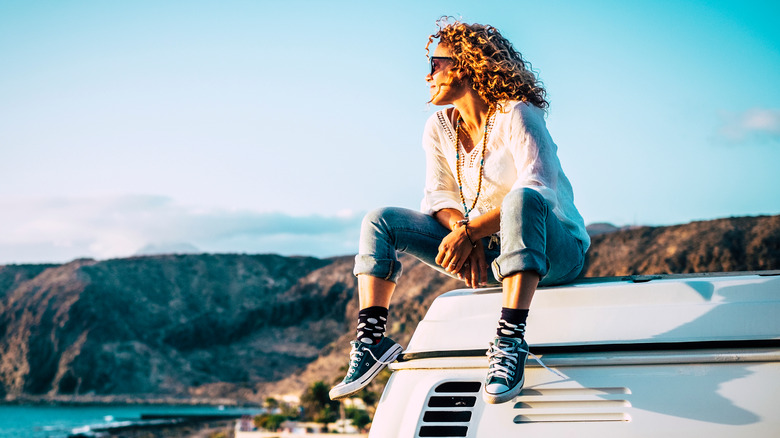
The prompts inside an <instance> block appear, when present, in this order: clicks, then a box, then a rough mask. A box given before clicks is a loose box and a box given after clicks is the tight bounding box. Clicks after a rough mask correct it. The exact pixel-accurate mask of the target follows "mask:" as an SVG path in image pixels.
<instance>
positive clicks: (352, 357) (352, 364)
mask: <svg viewBox="0 0 780 438" xmlns="http://www.w3.org/2000/svg"><path fill="white" fill-rule="evenodd" d="M362 350H363V351H365V350H367V348H362ZM363 351H361V349H360V348H357V346H356V345H354V344H353V345H352V350H351V351H350V352H349V372H348V373H347V376H351V375H352V373H354V372H355V371H356V370H357V368H358V363H360V357H361V356H363ZM368 351H369V352H370V351H371V350H368ZM372 356H373V353H372Z"/></svg>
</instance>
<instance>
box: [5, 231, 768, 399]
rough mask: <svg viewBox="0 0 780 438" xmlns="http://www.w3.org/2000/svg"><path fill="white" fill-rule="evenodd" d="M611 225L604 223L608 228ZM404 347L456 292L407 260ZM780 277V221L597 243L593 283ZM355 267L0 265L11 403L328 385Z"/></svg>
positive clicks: (342, 350)
mask: <svg viewBox="0 0 780 438" xmlns="http://www.w3.org/2000/svg"><path fill="white" fill-rule="evenodd" d="M602 228H603V227H602ZM402 262H403V264H404V272H405V275H404V276H403V278H402V279H401V281H400V282H399V285H398V290H397V293H396V296H395V297H394V302H393V310H392V311H393V318H392V320H391V325H390V327H389V331H390V333H391V334H392V336H393V337H394V338H396V339H398V340H399V341H401V342H402V343H405V342H406V341H408V338H409V337H410V335H411V332H412V331H413V330H414V327H415V326H416V324H417V321H419V320H420V318H421V317H422V315H423V314H424V312H425V310H426V309H427V307H428V305H429V304H430V302H431V301H432V300H433V299H434V298H435V297H436V296H438V295H439V294H441V293H443V292H446V291H447V290H451V289H454V288H457V287H460V285H461V284H460V283H459V282H457V281H456V280H453V279H450V278H448V277H446V276H443V275H441V274H438V273H437V272H436V271H433V270H432V269H430V268H428V267H427V266H424V265H422V264H420V263H419V262H417V261H416V260H414V259H412V258H410V257H403V258H402ZM762 269H780V216H771V217H748V218H730V219H721V220H715V221H707V222H694V223H691V224H687V225H679V226H673V227H638V228H632V229H626V230H619V231H614V232H605V233H602V234H599V235H597V236H594V238H593V245H592V248H591V250H590V252H589V260H588V264H587V266H586V272H585V273H584V275H585V276H589V277H594V276H611V275H627V274H658V273H685V272H705V271H736V270H762ZM351 270H352V257H342V258H334V259H327V260H320V259H315V258H307V257H281V256H275V255H177V256H173V255H169V256H149V257H134V258H129V259H118V260H107V261H94V260H76V261H74V262H71V263H68V264H64V265H14V266H0V396H3V397H4V398H5V399H6V400H18V399H22V400H30V399H57V400H85V401H88V400H96V399H99V400H125V401H126V400H149V399H155V400H159V399H161V398H165V397H167V398H168V400H170V399H190V400H192V399H202V400H215V399H217V398H219V399H220V401H221V402H224V400H225V399H227V400H246V401H261V400H263V399H264V397H265V396H266V395H269V394H283V393H289V392H292V393H299V392H300V391H302V389H303V388H304V387H305V386H306V385H307V384H308V383H309V382H312V381H314V380H326V381H332V380H333V379H335V378H337V377H338V375H339V374H340V373H341V371H340V370H339V369H340V368H342V367H343V366H344V365H345V364H346V362H345V358H346V354H347V348H348V340H349V339H350V337H351V333H352V325H353V321H354V320H355V318H356V315H357V293H356V281H355V278H354V277H353V276H352V275H351Z"/></svg>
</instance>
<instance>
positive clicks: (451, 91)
mask: <svg viewBox="0 0 780 438" xmlns="http://www.w3.org/2000/svg"><path fill="white" fill-rule="evenodd" d="M450 56H451V52H450V49H449V48H448V47H447V46H443V45H441V44H439V45H438V46H436V50H434V51H433V55H431V72H430V73H428V75H426V76H425V80H426V81H427V82H428V85H429V86H430V93H431V103H432V104H434V105H448V104H451V103H452V102H453V100H454V99H455V98H456V97H457V96H459V95H460V94H461V91H462V90H460V88H461V87H462V81H459V80H457V78H456V75H455V73H454V72H453V71H452V59H451V58H450Z"/></svg>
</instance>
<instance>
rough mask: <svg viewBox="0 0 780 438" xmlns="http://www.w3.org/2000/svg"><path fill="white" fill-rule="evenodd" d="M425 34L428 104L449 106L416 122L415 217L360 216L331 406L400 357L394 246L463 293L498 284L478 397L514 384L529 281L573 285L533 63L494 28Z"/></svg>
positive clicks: (455, 26)
mask: <svg viewBox="0 0 780 438" xmlns="http://www.w3.org/2000/svg"><path fill="white" fill-rule="evenodd" d="M434 39H438V40H439V43H438V45H437V47H436V49H435V51H434V52H433V56H431V57H430V62H431V71H430V73H429V74H428V75H427V77H426V80H427V81H428V83H429V84H430V91H431V100H430V102H431V103H433V104H434V105H451V106H450V107H448V108H446V109H444V110H441V111H438V112H437V113H436V114H434V115H433V116H431V117H430V118H429V119H428V122H427V124H426V126H425V133H424V136H423V147H424V149H425V154H426V179H425V195H424V199H423V202H422V209H423V212H422V213H420V212H416V211H412V210H407V209H400V208H384V209H380V210H377V211H374V212H372V213H369V214H368V215H367V216H366V218H365V219H364V220H363V225H362V230H361V236H360V249H359V254H358V256H357V257H356V262H355V271H354V272H355V275H357V276H358V287H359V297H360V309H361V310H360V313H359V317H358V326H357V337H356V340H355V341H353V342H352V352H351V353H350V359H351V360H350V367H349V371H348V373H347V376H346V377H345V378H344V380H343V381H342V382H341V383H339V384H338V385H336V386H335V387H334V388H333V389H332V390H331V392H330V396H331V398H333V399H337V398H341V397H346V396H348V395H350V394H353V393H355V392H357V391H359V390H360V389H362V388H363V387H365V386H366V385H368V383H369V382H370V381H371V379H373V378H374V376H376V374H378V373H379V371H381V370H382V369H383V368H384V367H385V366H386V365H387V364H388V363H390V362H392V361H393V360H394V359H395V357H396V356H397V355H398V354H399V353H400V352H401V350H402V348H401V346H400V345H398V344H396V343H395V342H393V341H392V340H390V339H389V338H387V337H385V336H384V331H385V326H386V323H387V313H388V307H389V305H390V299H391V297H392V294H393V291H394V289H395V284H396V281H397V279H398V277H399V276H400V275H401V266H400V264H399V263H398V259H397V257H396V251H404V252H406V253H409V254H412V255H414V256H415V257H417V258H419V259H420V260H422V261H423V262H425V263H427V264H429V265H430V266H432V267H434V268H436V269H439V270H440V271H442V272H445V273H447V274H448V275H452V276H455V277H457V278H460V279H462V280H463V281H465V283H466V284H467V285H468V286H469V287H478V286H484V285H488V284H497V283H499V282H500V284H501V285H502V289H503V308H502V309H501V315H500V318H499V319H498V325H497V329H496V337H495V338H494V339H493V341H492V342H491V343H490V346H489V349H488V353H487V354H488V357H489V369H488V374H487V378H486V381H485V385H484V386H483V398H484V400H485V401H486V402H488V403H503V402H506V401H508V400H511V399H512V398H514V397H515V396H516V395H518V394H519V393H520V390H521V389H522V386H523V381H524V368H525V361H526V358H527V355H528V344H527V343H526V342H525V339H524V333H525V323H526V318H527V316H528V309H529V307H530V305H531V299H532V298H533V295H534V292H535V291H536V288H537V286H538V285H540V284H541V285H553V284H562V283H566V282H569V281H571V280H573V279H574V278H576V277H577V276H578V275H579V273H580V271H581V270H582V265H583V260H584V255H585V251H586V250H587V248H588V246H589V244H590V239H589V238H588V235H587V233H586V232H585V225H584V222H583V220H582V217H581V216H580V214H579V213H578V211H577V209H576V208H575V206H574V202H573V199H574V196H573V192H572V189H571V184H570V183H569V180H568V179H567V178H566V175H564V173H563V170H562V168H561V165H560V162H559V160H558V157H557V154H556V150H557V146H556V145H555V143H553V141H552V138H551V137H550V134H549V133H548V132H547V128H546V126H545V122H544V115H545V113H544V111H545V109H546V108H547V106H548V103H547V101H546V99H545V95H546V92H545V90H544V88H543V87H542V85H541V83H540V82H539V81H538V80H537V78H536V77H535V75H534V74H533V73H532V72H531V71H530V65H529V64H528V63H527V62H526V61H525V60H523V58H522V56H521V54H520V53H518V52H517V51H515V50H514V48H513V47H512V45H511V43H510V42H509V41H507V40H506V39H505V38H503V37H502V36H501V34H500V33H499V32H498V30H496V29H495V28H493V27H491V26H483V25H478V24H473V25H469V24H464V23H460V22H455V23H446V22H445V23H442V22H439V32H438V33H436V34H435V35H432V36H431V37H430V38H429V41H428V44H429V45H430V44H431V42H433V40H434ZM489 263H490V264H491V268H492V269H490V270H489V269H488V264H489ZM486 341H487V340H486Z"/></svg>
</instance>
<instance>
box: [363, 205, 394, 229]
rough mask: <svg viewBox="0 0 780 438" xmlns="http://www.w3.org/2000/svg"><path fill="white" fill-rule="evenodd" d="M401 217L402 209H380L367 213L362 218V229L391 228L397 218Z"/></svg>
mask: <svg viewBox="0 0 780 438" xmlns="http://www.w3.org/2000/svg"><path fill="white" fill-rule="evenodd" d="M402 216H403V209H402V208H398V207H380V208H376V209H374V210H371V211H369V212H368V213H366V215H365V216H364V217H363V228H366V227H367V226H368V227H380V228H392V224H393V223H395V222H396V220H397V218H399V217H402Z"/></svg>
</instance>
